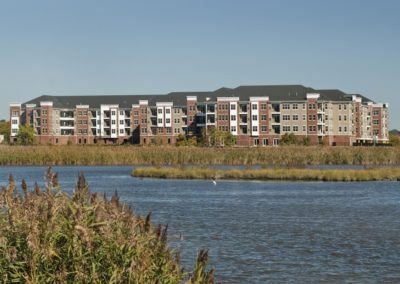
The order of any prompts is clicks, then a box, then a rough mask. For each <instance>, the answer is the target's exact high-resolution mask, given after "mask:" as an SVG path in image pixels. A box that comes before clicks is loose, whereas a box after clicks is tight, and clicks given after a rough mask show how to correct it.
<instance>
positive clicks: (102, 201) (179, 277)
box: [0, 169, 214, 283]
mask: <svg viewBox="0 0 400 284" xmlns="http://www.w3.org/2000/svg"><path fill="white" fill-rule="evenodd" d="M22 191H23V195H22V196H21V194H19V193H18V192H17V190H16V186H15V182H14V180H13V178H12V176H10V180H9V185H8V187H7V188H4V187H3V188H2V189H1V191H0V206H1V208H0V280H1V282H2V283H11V282H13V283H15V282H17V283H181V282H182V281H184V280H186V279H188V282H187V283H214V280H213V273H212V271H211V272H207V271H206V270H205V268H204V267H205V265H206V262H207V251H201V252H200V253H199V256H198V262H197V264H196V267H195V272H194V275H193V276H192V277H190V275H188V274H187V273H184V272H183V270H182V269H181V267H180V265H179V261H178V258H177V257H176V256H174V254H173V252H172V251H171V250H170V249H169V248H168V247H167V241H166V240H167V227H166V226H161V225H160V226H154V225H153V224H152V223H151V222H150V215H148V216H147V217H146V218H141V217H140V216H136V215H134V214H133V212H132V211H131V209H130V208H129V207H128V206H127V205H126V204H124V203H121V202H120V201H119V197H118V195H117V194H116V193H115V194H114V195H113V196H112V198H111V200H108V199H107V198H105V197H102V196H99V195H98V194H97V193H90V191H89V188H88V185H87V184H86V182H85V178H84V177H83V175H81V176H80V177H79V180H78V183H77V185H76V188H75V192H74V194H73V195H72V197H69V196H68V195H67V194H66V193H64V192H62V191H61V190H60V189H59V186H58V182H57V175H56V174H54V173H53V172H52V171H51V170H50V169H49V171H48V172H47V186H46V190H45V191H42V190H41V189H40V188H39V187H38V186H37V185H36V186H35V189H34V191H33V192H28V190H27V186H26V183H25V182H24V181H23V182H22Z"/></svg>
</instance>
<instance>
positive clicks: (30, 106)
mask: <svg viewBox="0 0 400 284" xmlns="http://www.w3.org/2000/svg"><path fill="white" fill-rule="evenodd" d="M25 107H27V108H35V107H36V104H26V105H25Z"/></svg>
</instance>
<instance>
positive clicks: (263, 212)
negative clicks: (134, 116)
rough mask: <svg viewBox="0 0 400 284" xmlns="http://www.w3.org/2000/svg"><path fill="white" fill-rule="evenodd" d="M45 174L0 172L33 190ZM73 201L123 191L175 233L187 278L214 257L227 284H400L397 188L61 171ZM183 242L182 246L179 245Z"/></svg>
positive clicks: (114, 170) (37, 170)
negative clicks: (84, 193) (80, 186)
mask: <svg viewBox="0 0 400 284" xmlns="http://www.w3.org/2000/svg"><path fill="white" fill-rule="evenodd" d="M46 169H47V168H46V167H0V185H6V184H7V179H8V174H9V173H12V174H13V175H14V178H15V179H16V180H17V182H20V181H21V179H22V178H25V179H26V181H27V183H28V186H30V188H32V187H33V184H34V182H35V181H38V183H39V185H41V186H42V185H43V183H44V181H43V176H44V172H45V171H46ZM54 170H55V171H56V172H58V173H59V180H60V184H61V185H62V187H63V189H64V190H66V191H67V192H72V190H73V188H74V184H75V182H76V180H77V176H78V173H79V172H80V171H82V172H84V174H85V177H86V180H87V182H88V183H89V185H90V187H91V190H92V191H97V192H101V193H103V192H106V193H107V195H108V196H109V197H110V196H111V195H112V193H113V192H114V190H117V191H118V193H119V195H120V196H121V199H122V200H123V201H125V202H128V203H129V204H131V205H132V206H133V207H134V210H135V211H136V212H137V213H139V214H141V215H145V214H147V213H148V212H149V211H151V212H152V216H153V221H154V222H156V223H163V224H168V225H169V243H170V246H171V247H173V248H176V249H179V250H180V252H181V256H182V263H183V265H184V266H185V268H186V270H191V269H192V265H193V263H194V261H195V258H196V254H197V250H198V249H199V248H202V247H206V248H208V249H209V251H210V258H211V264H210V265H211V266H212V267H214V268H215V269H216V276H217V279H218V280H220V281H221V282H222V283H266V282H271V283H281V282H284V283H287V282H296V283H321V282H329V283H331V282H336V283H337V282H358V283H360V282H362V283H376V282H380V283H382V282H385V283H392V282H393V283H396V282H397V283H399V282H400V186H399V185H400V183H399V182H362V183H356V182H355V183H342V182H334V183H333V182H332V183H331V182H249V181H240V182H238V181H217V184H216V185H214V184H213V183H212V182H211V181H198V180H196V181H188V180H157V179H139V178H133V177H131V176H130V172H131V170H132V167H54ZM181 236H182V237H181Z"/></svg>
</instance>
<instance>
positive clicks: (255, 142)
mask: <svg viewBox="0 0 400 284" xmlns="http://www.w3.org/2000/svg"><path fill="white" fill-rule="evenodd" d="M258 145H260V140H259V139H258V138H254V146H258Z"/></svg>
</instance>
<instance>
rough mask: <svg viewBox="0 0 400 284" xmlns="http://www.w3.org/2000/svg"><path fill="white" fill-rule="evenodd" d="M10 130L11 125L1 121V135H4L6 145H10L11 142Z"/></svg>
mask: <svg viewBox="0 0 400 284" xmlns="http://www.w3.org/2000/svg"><path fill="white" fill-rule="evenodd" d="M10 128H11V124H10V122H9V121H5V120H2V121H0V135H4V142H5V143H8V142H9V141H10Z"/></svg>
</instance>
